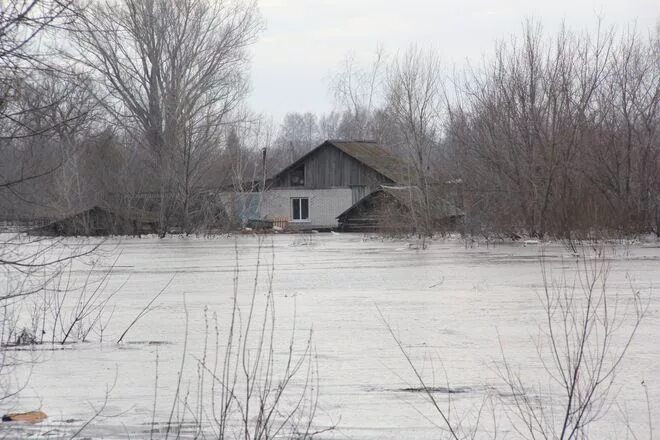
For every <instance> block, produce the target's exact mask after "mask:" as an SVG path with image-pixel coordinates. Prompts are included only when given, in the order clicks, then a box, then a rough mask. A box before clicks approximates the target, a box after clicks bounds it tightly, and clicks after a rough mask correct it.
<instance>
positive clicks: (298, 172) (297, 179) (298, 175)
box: [289, 164, 305, 186]
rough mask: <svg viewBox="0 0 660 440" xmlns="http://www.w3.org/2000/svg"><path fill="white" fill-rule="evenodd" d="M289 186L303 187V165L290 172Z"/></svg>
mask: <svg viewBox="0 0 660 440" xmlns="http://www.w3.org/2000/svg"><path fill="white" fill-rule="evenodd" d="M289 176H290V178H291V186H305V164H302V165H300V166H298V167H296V168H294V169H292V170H291V173H290V174H289Z"/></svg>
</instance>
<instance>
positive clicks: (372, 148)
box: [275, 140, 409, 183]
mask: <svg viewBox="0 0 660 440" xmlns="http://www.w3.org/2000/svg"><path fill="white" fill-rule="evenodd" d="M328 145H330V146H332V147H335V148H337V149H338V150H341V151H342V152H344V153H345V154H347V155H348V156H350V157H352V158H353V159H355V160H357V161H358V162H360V163H362V164H363V165H365V166H367V167H369V168H371V169H372V170H374V171H376V172H377V173H379V174H381V175H383V176H385V177H386V178H388V179H389V180H391V181H392V182H394V183H405V182H408V180H409V179H408V178H407V173H406V169H407V167H406V164H405V162H403V161H402V160H401V159H399V158H398V157H396V156H395V155H393V154H392V153H390V152H389V151H387V150H386V149H385V148H383V147H381V146H380V145H378V144H377V143H375V142H373V141H359V140H327V141H325V142H323V143H322V144H321V145H319V146H318V147H316V148H314V149H313V150H311V151H309V152H308V153H306V154H304V155H303V156H302V157H300V158H299V159H298V160H296V161H295V162H293V163H292V164H290V165H288V166H287V167H285V168H284V169H283V170H282V171H280V172H278V173H277V174H276V175H275V177H276V176H279V175H280V174H282V173H284V172H286V171H287V170H289V169H291V168H294V167H296V166H297V165H299V164H300V163H302V162H304V161H305V160H306V159H307V158H308V157H309V156H311V155H312V154H314V153H316V152H317V151H318V150H320V149H321V148H323V147H326V146H328Z"/></svg>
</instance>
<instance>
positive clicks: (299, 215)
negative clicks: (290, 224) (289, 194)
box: [291, 197, 309, 222]
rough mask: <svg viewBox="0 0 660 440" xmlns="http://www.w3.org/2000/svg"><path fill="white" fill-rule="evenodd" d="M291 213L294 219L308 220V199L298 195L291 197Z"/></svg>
mask: <svg viewBox="0 0 660 440" xmlns="http://www.w3.org/2000/svg"><path fill="white" fill-rule="evenodd" d="M291 203H292V208H293V215H292V216H291V219H292V220H293V221H294V222H295V221H306V220H309V199H308V198H306V197H305V198H302V197H298V198H295V199H291Z"/></svg>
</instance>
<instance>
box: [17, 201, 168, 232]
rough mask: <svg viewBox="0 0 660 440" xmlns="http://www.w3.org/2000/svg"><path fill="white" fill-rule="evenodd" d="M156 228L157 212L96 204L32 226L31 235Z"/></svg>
mask: <svg viewBox="0 0 660 440" xmlns="http://www.w3.org/2000/svg"><path fill="white" fill-rule="evenodd" d="M157 231H158V215H157V214H155V213H152V212H148V211H143V210H138V209H128V208H123V209H116V208H110V207H106V206H100V205H95V206H92V207H89V208H86V209H81V210H78V211H76V212H72V213H69V214H66V215H60V216H59V217H58V218H54V219H52V220H51V221H50V222H48V223H47V224H45V225H43V226H39V227H37V228H34V229H31V230H30V231H29V233H30V234H33V235H58V236H77V235H83V236H105V235H140V234H152V233H156V232H157Z"/></svg>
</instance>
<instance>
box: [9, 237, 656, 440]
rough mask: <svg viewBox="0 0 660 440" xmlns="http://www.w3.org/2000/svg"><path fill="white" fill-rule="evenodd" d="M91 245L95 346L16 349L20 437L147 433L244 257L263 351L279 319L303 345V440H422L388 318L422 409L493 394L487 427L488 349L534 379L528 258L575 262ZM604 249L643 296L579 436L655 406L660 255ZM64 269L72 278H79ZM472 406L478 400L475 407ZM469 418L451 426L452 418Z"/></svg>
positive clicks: (543, 249)
mask: <svg viewBox="0 0 660 440" xmlns="http://www.w3.org/2000/svg"><path fill="white" fill-rule="evenodd" d="M102 249H103V250H104V252H105V253H106V254H107V255H106V257H105V260H104V261H103V262H102V264H101V265H97V266H96V268H95V269H94V270H98V271H100V270H101V268H102V267H107V266H109V265H110V264H111V262H112V261H113V260H114V259H115V258H117V256H118V259H117V261H116V263H115V267H114V269H113V270H112V281H111V283H110V284H111V286H110V287H114V286H120V285H122V286H123V287H122V288H121V290H120V291H119V292H118V293H117V294H116V295H115V296H114V297H113V298H112V300H111V301H110V302H109V303H108V306H107V307H106V309H107V310H106V312H105V313H104V315H103V320H104V322H105V321H107V328H105V329H104V330H103V343H100V342H99V341H100V339H101V335H100V332H99V331H94V332H92V333H91V334H90V336H89V338H88V339H89V340H90V342H86V343H77V344H65V345H64V346H57V347H52V346H51V347H45V346H42V347H39V348H36V349H30V350H27V351H25V350H24V351H16V355H17V356H18V357H19V358H20V359H21V360H22V361H23V362H22V363H21V365H20V366H19V367H18V374H17V381H18V382H20V381H21V380H22V379H25V378H27V377H28V376H29V382H27V387H26V388H25V389H24V390H23V391H22V392H21V393H20V395H19V398H17V399H13V400H11V403H9V404H8V405H11V407H7V405H5V407H4V408H3V410H4V411H5V412H9V411H12V410H17V411H20V410H32V409H41V410H43V411H44V412H46V413H47V414H48V415H49V419H48V422H46V423H43V424H40V425H35V426H33V427H31V428H29V429H28V431H29V432H30V433H32V434H35V435H40V436H44V437H58V436H68V435H70V434H71V433H72V432H76V431H77V430H78V429H79V428H80V426H81V424H82V423H84V422H85V421H87V420H89V419H90V417H92V416H93V415H94V414H95V413H98V416H97V417H95V418H94V420H92V421H91V423H90V424H89V425H88V426H87V427H86V429H85V431H84V432H83V433H82V434H83V435H84V436H88V437H103V438H125V437H127V436H129V435H130V437H132V438H143V437H150V436H152V435H153V434H152V433H150V427H151V425H150V424H151V421H152V420H153V421H154V422H155V423H156V424H160V425H158V426H162V424H164V423H166V422H167V421H168V419H169V418H170V414H171V413H172V411H173V410H172V408H173V404H172V399H173V396H174V394H175V390H176V387H177V377H178V376H177V373H178V371H179V370H180V366H181V358H182V354H183V352H184V343H185V350H186V359H187V360H186V362H185V363H184V370H183V371H184V374H183V375H182V383H181V389H183V390H187V391H186V392H188V393H189V394H190V396H191V397H190V399H191V400H192V396H194V394H195V389H196V388H195V387H196V383H197V382H196V381H197V378H198V377H199V370H198V368H197V365H198V363H196V362H197V361H199V359H200V358H201V357H203V355H204V346H205V344H206V345H207V346H209V345H213V344H212V343H211V344H209V342H208V341H209V333H210V334H213V333H214V331H213V330H212V327H213V324H212V323H211V324H210V327H211V330H209V321H208V319H209V318H208V317H210V316H213V314H214V313H215V314H216V315H217V316H218V326H219V332H220V334H221V335H222V334H223V331H224V329H225V328H228V325H229V320H230V318H231V309H232V304H233V302H232V301H233V300H232V298H233V294H234V276H235V268H236V266H237V264H238V267H239V268H240V271H239V281H238V297H239V303H240V304H241V305H242V309H241V312H242V313H243V314H244V315H243V316H245V313H246V309H245V308H246V307H247V304H248V302H249V299H250V297H251V295H252V284H253V280H254V276H255V266H256V262H257V259H258V258H259V260H260V265H261V266H260V285H259V288H258V289H257V295H258V296H259V298H263V296H264V295H265V292H266V291H267V288H266V286H267V284H268V282H267V275H268V273H269V271H270V270H271V269H272V275H273V280H272V291H273V298H274V307H275V328H276V331H275V346H276V355H277V356H280V357H281V356H284V355H285V354H286V352H287V350H288V345H287V344H288V343H287V341H288V339H287V338H288V335H290V334H291V331H292V330H293V329H294V322H295V332H296V337H297V341H298V343H299V344H301V345H302V346H304V341H305V340H306V338H307V336H308V331H309V330H310V329H311V330H312V344H313V349H314V353H315V357H316V360H317V365H318V376H319V379H318V408H317V412H316V415H317V417H316V425H315V427H316V429H319V430H323V429H325V428H329V427H334V429H332V430H330V431H328V432H325V433H323V434H321V435H319V438H337V439H340V438H341V439H345V438H350V439H374V440H375V439H401V438H413V439H431V438H439V437H440V436H441V434H440V433H441V432H443V431H442V430H441V426H442V421H441V419H440V417H439V415H438V414H437V413H436V412H435V411H434V410H433V408H432V406H431V405H430V403H429V402H428V400H427V399H426V398H425V395H424V393H420V392H418V387H419V382H418V381H417V380H416V378H415V374H414V372H413V370H412V369H411V368H410V366H409V365H408V363H407V361H406V358H405V357H404V355H403V354H402V351H401V349H400V348H399V346H398V345H397V343H396V341H395V340H394V338H393V337H392V335H391V334H390V331H389V330H388V328H387V325H389V326H390V327H391V329H392V332H393V333H394V335H395V336H396V337H397V338H398V339H399V340H400V341H401V344H402V347H403V349H404V350H405V351H406V352H407V353H409V355H410V357H411V360H412V361H413V363H414V364H415V365H416V366H417V368H418V371H419V372H420V374H422V375H423V377H424V378H425V380H426V381H427V384H428V385H430V386H432V387H434V396H436V397H437V399H438V401H439V402H441V403H442V404H443V405H444V404H445V403H446V402H447V398H448V397H449V398H451V401H452V405H453V406H455V408H454V410H453V411H452V414H451V417H452V418H454V420H459V418H460V417H461V415H462V414H463V415H466V414H474V413H476V412H477V411H478V410H479V408H481V407H482V405H483V404H484V402H485V401H486V402H488V399H489V398H492V397H493V396H495V397H497V396H500V399H497V398H495V399H491V400H490V402H494V405H495V406H496V408H495V412H496V418H500V417H503V416H501V415H497V414H501V413H500V412H498V411H501V408H500V407H501V406H502V405H506V393H507V388H506V386H505V383H504V380H503V379H502V377H501V375H500V374H499V373H498V366H501V360H502V357H503V355H504V356H506V358H507V360H508V361H509V363H510V364H511V365H513V366H514V367H515V369H516V371H519V372H520V374H521V377H523V378H525V379H526V380H529V381H530V382H529V383H530V384H531V385H532V386H535V385H539V386H541V387H543V386H545V385H546V383H547V382H549V381H550V379H549V378H548V377H547V374H544V369H543V365H542V363H541V362H540V361H539V356H538V353H537V347H538V335H539V333H540V331H542V329H543V328H544V317H545V315H544V313H543V307H542V303H541V301H540V298H539V295H540V294H541V293H542V291H543V279H542V276H541V264H540V258H541V255H542V254H543V256H544V257H543V258H544V261H546V268H547V269H548V270H549V271H550V272H552V274H555V275H562V274H563V275H565V276H566V275H567V276H568V278H570V277H571V276H572V275H571V274H574V273H575V270H576V261H577V260H576V257H575V256H574V255H572V253H571V252H570V251H569V250H567V249H566V248H565V247H563V246H562V245H560V244H551V245H529V246H524V245H523V244H522V243H510V244H497V245H492V244H491V245H489V246H485V244H481V245H471V246H466V245H465V243H464V242H463V241H461V240H435V241H433V242H431V243H430V246H429V248H428V249H426V250H417V249H416V248H415V246H414V245H411V244H410V243H408V242H405V241H390V240H381V239H374V238H368V237H364V236H362V235H351V234H313V235H309V236H302V235H300V236H296V235H279V236H272V237H267V238H265V239H264V240H263V242H262V243H261V244H259V242H258V240H257V239H256V238H254V237H247V236H241V237H238V238H235V237H215V238H211V239H202V238H180V237H170V238H166V239H164V240H159V239H155V238H145V239H127V240H122V241H113V240H110V241H106V242H104V243H103V245H102ZM606 253H607V256H608V262H609V276H608V283H609V288H610V289H611V290H610V291H612V292H619V294H620V296H621V298H623V299H625V298H627V297H630V296H631V295H632V294H633V291H639V292H641V295H642V296H643V297H644V298H648V299H649V300H650V303H649V308H648V311H647V315H646V317H645V319H644V321H643V322H642V325H641V327H640V328H639V331H638V334H637V336H636V338H635V340H634V341H633V344H632V346H631V348H630V351H629V353H628V355H627V357H626V358H625V360H624V362H623V364H621V366H620V370H619V374H618V376H617V382H616V384H615V387H614V388H613V392H615V393H616V394H613V395H612V398H613V399H614V400H616V402H617V404H618V405H616V406H613V407H612V408H610V411H609V413H608V415H607V417H604V418H603V419H601V420H599V421H598V422H597V423H596V424H595V425H594V428H593V432H594V433H597V434H598V435H596V437H594V438H606V437H608V436H609V437H611V438H617V434H616V433H617V432H622V433H625V428H623V427H624V424H623V420H624V414H625V416H626V417H628V420H629V424H630V425H631V426H632V427H633V428H638V429H639V432H640V433H645V432H647V428H645V426H647V425H646V423H647V419H648V411H647V403H646V397H645V391H648V393H649V395H650V396H651V413H652V417H654V418H655V420H660V405H654V404H653V402H657V401H658V399H660V350H659V349H658V345H657V339H658V337H659V336H660V318H659V316H658V311H659V308H660V301H659V299H658V295H657V292H654V291H652V287H653V286H657V285H659V284H660V247H659V246H658V244H657V243H646V244H635V245H627V246H623V245H616V246H610V247H608V248H607V249H606ZM258 254H260V257H257V255H258ZM78 270H79V272H78V275H77V276H79V277H83V276H84V273H85V268H84V267H80V268H78ZM172 277H173V278H172ZM168 283H170V284H169V286H168V287H167V289H166V290H165V292H164V293H163V294H162V295H161V296H160V297H159V298H158V299H157V300H156V302H155V303H154V306H155V307H154V309H153V310H151V311H150V312H149V313H147V314H146V315H145V316H143V317H141V318H140V319H139V320H138V321H137V322H136V324H135V325H134V326H133V327H132V328H131V329H130V331H129V332H128V333H127V335H126V337H125V338H124V342H123V343H122V344H119V345H117V344H116V343H115V342H116V340H117V339H118V337H119V336H120V335H121V333H122V332H123V331H124V330H125V329H126V327H127V326H128V325H129V324H130V323H131V321H132V320H133V319H134V318H135V317H136V316H137V315H138V314H139V313H140V311H141V310H142V309H143V308H144V306H145V305H146V304H147V303H148V302H149V300H150V299H151V298H152V297H153V296H154V295H155V294H156V293H157V292H158V291H159V290H160V289H162V288H163V287H164V286H166V285H167V284H168ZM110 290H111V289H110ZM184 302H185V309H187V316H188V319H187V320H186V312H185V310H184ZM111 310H112V311H113V313H112V314H111V313H110V311H111ZM294 315H295V319H294ZM205 316H206V317H207V320H206V321H205V318H204V317H205ZM186 324H187V327H188V331H187V332H186V330H185V329H186ZM628 324H630V322H628V321H626V322H624V324H623V326H622V328H623V330H624V331H625V329H626V328H627V327H626V326H627V325H628ZM186 336H187V338H186ZM211 339H213V337H211ZM221 339H222V338H221ZM186 340H187V342H186ZM301 345H298V347H300V346H301ZM541 350H543V347H542V346H541ZM207 351H212V350H208V349H207ZM503 353H504V354H503ZM27 360H29V361H30V362H29V363H26V361H27ZM156 371H158V375H156ZM156 377H157V379H156ZM301 378H302V380H304V374H303V375H302V376H301ZM156 382H157V383H156ZM642 382H644V384H645V386H646V388H644V386H643V385H642ZM292 386H293V387H295V386H301V385H300V384H293V385H292ZM207 391H209V390H207ZM315 391H316V385H315ZM182 394H185V393H182ZM502 396H504V397H502ZM541 397H543V396H541ZM545 397H548V398H549V399H550V398H551V397H552V396H545ZM101 409H102V411H101ZM207 410H208V411H211V410H210V408H207ZM177 411H179V409H177ZM489 411H491V412H492V411H493V410H492V408H491V405H490V404H486V405H485V406H484V412H485V413H487V412H489ZM210 419H211V417H209V420H210ZM482 419H483V420H482V422H481V423H480V427H479V428H478V429H480V430H481V431H482V432H483V435H484V436H488V435H489V433H490V432H491V431H492V429H493V426H492V421H491V420H490V419H492V416H490V415H484V416H483V417H482ZM471 420H473V419H472V418H471V417H469V416H466V420H465V425H466V426H470V424H471V423H472V421H471ZM498 425H499V427H498V430H500V432H501V434H500V435H505V434H506V432H508V431H509V430H510V429H511V428H510V427H509V426H507V422H506V420H505V419H504V418H502V420H501V423H499V424H498ZM3 429H4V431H5V433H7V434H8V435H9V436H10V437H11V436H12V435H14V434H12V433H15V432H16V431H12V429H15V428H8V427H7V425H6V424H5V425H3ZM22 432H23V433H25V432H26V431H22ZM210 432H212V431H210ZM161 433H162V430H161ZM184 434H185V435H186V436H187V435H191V436H193V435H194V432H188V433H184ZM16 435H18V434H16ZM158 435H159V434H158V433H157V434H156V436H158ZM513 437H516V436H515V435H514V436H513Z"/></svg>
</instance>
